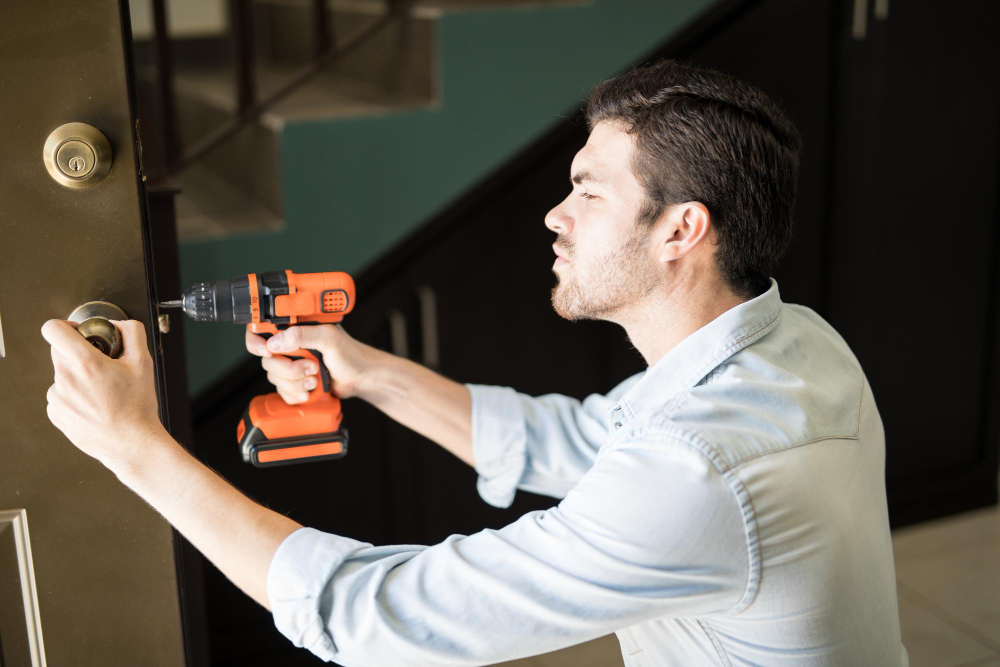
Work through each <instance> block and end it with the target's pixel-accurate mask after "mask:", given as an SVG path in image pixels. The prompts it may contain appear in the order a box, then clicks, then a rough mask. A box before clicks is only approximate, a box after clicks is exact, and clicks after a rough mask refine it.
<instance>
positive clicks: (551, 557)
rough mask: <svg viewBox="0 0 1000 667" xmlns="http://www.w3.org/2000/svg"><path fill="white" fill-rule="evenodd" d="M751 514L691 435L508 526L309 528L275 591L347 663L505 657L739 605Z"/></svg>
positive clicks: (281, 621) (277, 605)
mask: <svg viewBox="0 0 1000 667" xmlns="http://www.w3.org/2000/svg"><path fill="white" fill-rule="evenodd" d="M609 449H610V451H609ZM665 480H670V483H664V482H665ZM744 516H745V515H744V508H743V506H742V504H741V501H740V500H739V498H738V497H737V494H736V493H735V492H734V490H733V489H732V488H731V487H730V485H729V483H728V482H727V480H726V477H725V475H724V474H722V473H721V472H720V471H718V470H717V469H716V468H715V467H714V465H713V464H712V462H711V461H710V460H708V459H707V458H706V457H704V456H703V455H702V454H700V453H699V452H697V451H694V450H693V449H691V448H690V447H688V446H686V445H685V444H684V443H678V442H675V441H673V440H667V441H664V440H662V439H655V438H654V439H651V440H647V441H643V442H635V443H616V444H615V446H614V447H613V448H605V449H604V450H602V452H601V455H600V456H599V457H598V458H597V461H596V462H595V464H594V465H593V466H592V468H591V470H590V471H589V472H587V473H586V474H585V475H584V477H583V479H581V481H580V483H579V485H578V486H577V487H576V488H574V489H573V490H572V491H571V492H570V493H569V494H568V495H567V496H566V498H565V499H564V500H563V501H562V502H560V504H559V505H558V506H556V507H554V508H551V509H549V510H545V511H540V512H531V513H529V514H526V515H524V516H523V517H521V518H520V519H518V520H517V521H515V522H514V523H512V524H510V525H508V526H506V527H504V528H502V529H500V530H484V531H482V532H479V533H476V534H474V535H471V536H468V537H464V536H461V535H453V536H451V537H449V538H448V539H446V540H445V541H444V542H442V543H440V544H437V545H434V546H431V547H423V546H405V545H404V546H387V547H373V546H371V545H369V544H364V543H361V542H357V541H354V540H349V539H346V538H342V537H338V536H336V535H329V534H325V533H321V532H319V531H315V530H311V529H307V528H306V529H300V530H298V531H296V532H295V533H292V534H291V535H290V536H289V537H288V538H286V540H285V541H284V542H283V543H282V544H281V546H280V547H279V549H278V551H277V553H276V554H275V557H274V559H273V561H272V563H271V566H270V569H269V572H268V595H269V597H270V599H271V602H272V605H273V608H272V611H273V613H274V617H275V624H276V625H277V627H278V628H279V629H280V630H281V632H282V633H284V634H285V635H286V636H287V637H288V638H289V639H290V640H291V641H292V642H294V643H295V645H296V646H303V647H305V648H308V649H309V650H311V651H312V652H313V653H315V654H316V655H317V656H319V657H321V658H323V659H324V660H329V661H336V662H338V663H340V664H343V665H345V666H346V667H362V666H365V665H372V666H374V665H379V666H384V665H394V666H406V665H423V666H425V667H426V666H431V665H439V666H442V667H444V666H453V667H457V666H460V665H461V666H464V665H483V664H492V663H495V662H501V661H505V660H513V659H516V658H520V657H524V656H528V655H536V654H539V653H544V652H547V651H552V650H556V649H559V648H563V647H566V646H570V645H573V644H577V643H581V642H584V641H587V640H590V639H593V638H596V637H599V636H602V635H605V634H608V633H610V632H614V631H616V630H619V629H622V628H625V627H627V626H630V625H633V624H635V623H639V622H642V621H645V620H649V619H653V618H666V617H691V616H701V615H711V614H717V613H724V612H726V611H728V610H729V609H731V608H732V607H733V606H734V605H735V604H736V603H737V602H738V601H739V600H740V599H741V598H742V597H743V596H744V593H745V591H746V588H747V581H748V580H749V576H750V574H749V573H750V565H749V562H750V560H749V552H748V549H747V537H746V524H745V519H744Z"/></svg>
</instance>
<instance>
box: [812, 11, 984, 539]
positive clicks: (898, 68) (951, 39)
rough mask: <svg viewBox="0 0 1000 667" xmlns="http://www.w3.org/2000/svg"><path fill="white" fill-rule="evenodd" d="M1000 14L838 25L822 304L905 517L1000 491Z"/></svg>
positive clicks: (969, 503)
mask: <svg viewBox="0 0 1000 667" xmlns="http://www.w3.org/2000/svg"><path fill="white" fill-rule="evenodd" d="M844 18H845V20H846V16H845V17H844ZM998 21H1000V5H997V4H996V3H991V2H966V3H937V2H930V1H924V2H900V3H892V6H891V8H890V11H889V15H888V17H887V18H886V19H885V20H873V21H871V22H870V23H869V24H868V26H867V34H866V36H865V39H863V40H859V39H855V38H852V37H851V36H850V35H849V34H842V35H840V36H839V50H840V52H841V54H842V58H841V60H840V68H839V71H838V77H837V82H836V83H837V96H836V108H835V114H834V116H835V124H834V126H833V134H834V135H835V136H836V137H838V149H837V151H836V152H835V154H834V172H833V173H834V175H835V178H834V181H833V185H834V188H835V189H834V191H833V192H832V193H831V201H830V211H831V214H832V215H831V219H830V224H831V232H832V233H831V234H830V235H829V249H828V252H829V254H830V257H831V259H830V261H829V267H830V268H829V278H828V280H829V285H830V289H829V300H828V308H827V312H826V313H825V314H826V316H827V317H828V319H829V320H830V322H831V323H832V324H833V325H834V326H835V327H837V329H838V331H840V332H841V334H842V335H843V336H844V337H845V338H846V339H847V341H848V343H849V344H850V345H851V347H852V349H853V350H854V352H855V354H857V356H858V358H859V359H860V361H861V364H862V366H863V367H864V368H865V371H866V373H867V375H868V378H869V380H870V382H871V386H872V389H873V391H874V394H875V399H876V402H877V403H878V406H879V410H880V412H881V414H882V418H883V421H884V423H885V429H886V443H887V459H888V460H887V484H888V492H889V501H890V517H891V518H892V519H893V521H894V522H895V523H905V522H910V521H913V520H917V519H921V518H925V517H930V516H935V515H941V514H947V513H951V512H954V511H957V510H960V509H965V508H968V507H974V506H977V505H982V504H985V503H988V502H995V498H996V480H997V469H996V461H997V458H996V457H997V448H998V433H997V428H996V423H995V418H996V413H997V412H998V411H1000V405H998V401H997V395H996V390H997V377H998V376H997V372H996V366H995V363H996V350H997V328H996V317H997V278H998V275H997V272H996V263H997V261H998V259H1000V257H998V250H997V248H998V246H997V242H998V233H997V218H998V203H1000V200H998V197H997V184H998V181H1000V43H998V42H997V41H996V39H995V38H994V35H993V34H992V33H993V26H996V25H997V24H998ZM991 361H992V364H993V365H992V367H991ZM991 419H993V420H994V423H993V424H991V423H990V420H991Z"/></svg>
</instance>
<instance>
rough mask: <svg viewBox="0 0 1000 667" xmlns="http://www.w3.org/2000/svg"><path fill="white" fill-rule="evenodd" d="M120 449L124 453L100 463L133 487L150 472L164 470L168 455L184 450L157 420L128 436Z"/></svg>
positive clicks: (126, 484)
mask: <svg viewBox="0 0 1000 667" xmlns="http://www.w3.org/2000/svg"><path fill="white" fill-rule="evenodd" d="M119 451H121V452H123V455H121V456H118V457H115V458H114V459H109V460H107V461H102V463H104V465H105V467H107V468H108V469H109V470H110V471H111V472H113V473H114V474H115V476H117V477H118V479H119V480H120V481H121V482H122V483H123V484H125V486H128V487H129V488H134V486H135V484H136V483H137V482H140V481H141V480H142V479H144V478H146V477H148V476H149V475H150V474H151V473H152V474H155V472H152V471H156V470H157V469H160V470H163V469H165V468H164V465H165V463H166V460H167V458H168V457H169V456H172V455H175V454H176V453H177V452H178V451H183V447H181V445H180V444H179V443H178V442H177V441H176V440H174V439H173V437H172V436H171V435H170V434H169V433H168V432H167V430H166V429H165V428H163V426H162V425H161V424H160V423H159V422H157V423H156V424H155V425H153V426H151V427H150V428H149V429H145V430H142V431H138V432H137V433H135V434H133V435H131V436H129V441H128V442H127V443H126V444H125V446H123V447H122V448H121V449H120V450H119Z"/></svg>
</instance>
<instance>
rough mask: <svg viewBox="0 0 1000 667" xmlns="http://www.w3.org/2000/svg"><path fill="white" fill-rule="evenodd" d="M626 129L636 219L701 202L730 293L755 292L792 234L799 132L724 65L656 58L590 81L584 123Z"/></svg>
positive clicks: (746, 294)
mask: <svg viewBox="0 0 1000 667" xmlns="http://www.w3.org/2000/svg"><path fill="white" fill-rule="evenodd" d="M602 121H612V122H617V123H620V124H621V125H622V128H623V129H624V130H625V131H626V132H628V133H629V134H632V135H634V136H635V139H636V146H637V150H636V152H635V158H634V159H633V164H632V172H633V173H634V174H635V177H636V180H638V181H639V183H641V184H642V186H643V188H644V189H645V190H646V197H647V201H646V203H645V205H644V207H643V209H642V211H641V213H640V216H639V219H640V221H641V222H643V223H645V224H652V223H653V222H654V221H655V220H656V219H657V218H659V216H660V214H661V213H662V212H663V210H664V209H665V208H666V207H667V206H671V205H673V204H680V203H683V202H688V201H697V202H701V203H702V204H704V205H705V207H706V208H708V212H709V215H710V216H711V220H712V224H713V225H714V226H715V230H716V234H717V235H718V249H717V252H716V258H717V260H718V262H719V267H720V269H721V271H722V274H723V276H724V277H725V279H726V280H727V281H728V282H729V284H730V285H731V286H732V288H733V290H734V292H736V293H737V294H739V295H741V296H744V297H753V296H757V295H759V294H761V293H762V292H764V291H765V290H767V288H768V287H769V286H770V281H769V280H768V278H769V277H770V275H771V272H772V271H773V270H774V268H775V266H776V265H777V262H778V260H779V259H780V258H781V255H782V254H783V253H784V251H785V249H786V248H787V247H788V244H789V243H790V241H791V238H792V211H793V209H794V207H795V186H796V181H797V180H798V171H799V152H800V151H801V149H802V139H801V137H800V136H799V132H798V130H797V129H796V128H795V125H794V124H793V123H792V122H791V120H789V119H788V117H787V116H786V115H785V114H784V112H783V111H782V110H781V108H780V107H779V106H778V105H777V104H775V103H774V102H772V101H771V100H770V99H769V98H768V97H767V96H766V95H764V94H763V93H762V92H760V91H759V90H757V89H756V88H754V87H753V86H751V85H749V84H747V83H744V82H743V81H740V80H739V79H736V78H734V77H732V76H729V75H728V74H723V73H721V72H716V71H714V70H710V69H703V68H698V67H693V66H690V65H686V64H683V63H679V62H677V61H675V60H662V61H660V62H657V63H655V64H653V65H649V66H646V67H640V68H636V69H633V70H632V71H630V72H626V73H624V74H620V75H618V76H616V77H614V78H613V79H608V80H607V81H603V82H601V83H600V84H598V85H597V86H596V87H595V88H594V89H593V90H592V91H591V93H590V97H589V99H588V100H587V127H588V128H589V129H590V130H593V129H594V126H595V125H597V123H600V122H602Z"/></svg>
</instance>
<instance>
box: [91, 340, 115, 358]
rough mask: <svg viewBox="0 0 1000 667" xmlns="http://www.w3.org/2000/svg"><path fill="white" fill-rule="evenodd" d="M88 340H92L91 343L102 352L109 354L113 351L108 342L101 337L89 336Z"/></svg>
mask: <svg viewBox="0 0 1000 667" xmlns="http://www.w3.org/2000/svg"><path fill="white" fill-rule="evenodd" d="M87 340H89V341H90V344H91V345H93V346H94V347H96V348H97V349H98V350H100V351H101V354H107V353H108V352H110V351H111V348H110V347H109V346H108V344H107V343H106V342H105V341H104V340H102V339H100V338H96V337H94V338H88V339H87Z"/></svg>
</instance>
